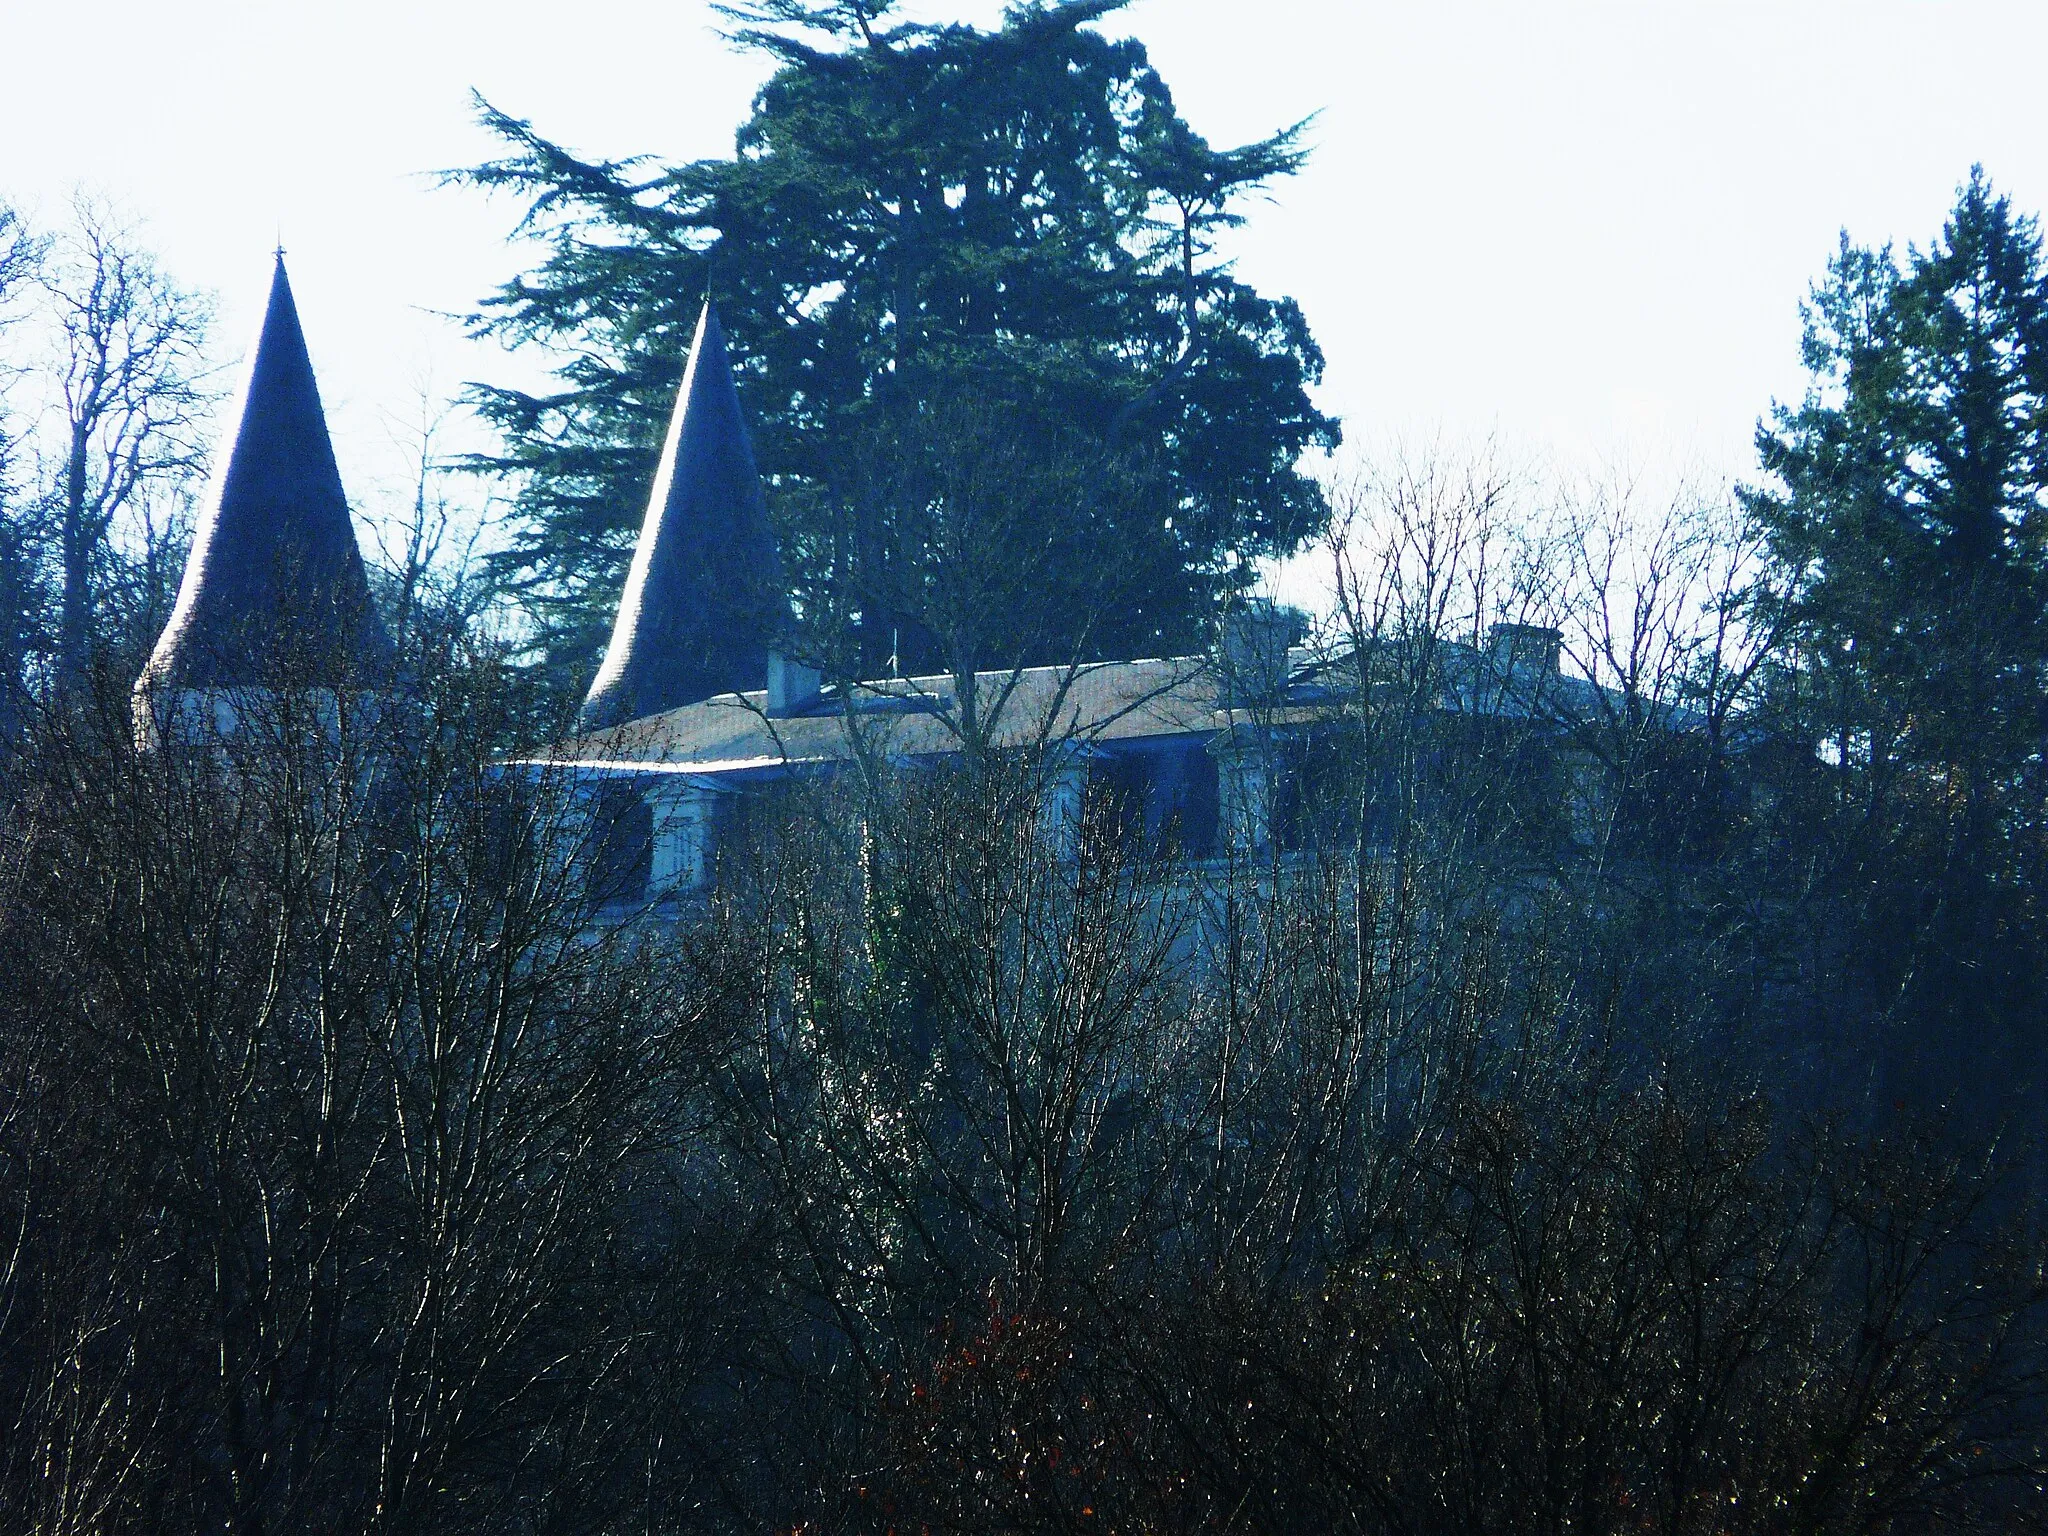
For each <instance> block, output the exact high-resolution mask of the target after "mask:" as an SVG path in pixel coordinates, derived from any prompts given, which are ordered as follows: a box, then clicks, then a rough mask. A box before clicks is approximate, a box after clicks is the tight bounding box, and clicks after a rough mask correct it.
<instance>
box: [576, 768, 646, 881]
mask: <svg viewBox="0 0 2048 1536" xmlns="http://www.w3.org/2000/svg"><path fill="white" fill-rule="evenodd" d="M653 874H654V809H653V807H652V806H650V805H648V803H647V800H646V798H645V797H644V796H643V795H641V794H640V792H639V791H638V790H637V789H636V788H634V787H633V786H632V785H629V784H607V785H606V786H605V787H604V788H603V789H602V790H600V791H599V793H598V797H597V817H596V820H595V823H594V824H593V825H592V827H591V850H590V899H591V900H592V901H594V902H598V903H600V904H604V903H611V902H633V901H644V900H646V898H647V883H648V881H649V880H650V879H651V878H652V876H653Z"/></svg>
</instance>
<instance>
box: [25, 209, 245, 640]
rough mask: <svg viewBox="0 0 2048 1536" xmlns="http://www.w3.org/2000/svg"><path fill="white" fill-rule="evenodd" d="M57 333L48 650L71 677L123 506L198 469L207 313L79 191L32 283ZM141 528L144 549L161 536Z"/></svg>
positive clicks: (155, 528) (91, 634) (152, 520)
mask: <svg viewBox="0 0 2048 1536" xmlns="http://www.w3.org/2000/svg"><path fill="white" fill-rule="evenodd" d="M39 282H40V286H41V288H42V291H43V293H44V296H45V302H46V303H47V305H48V307H49V310H50V315H51V320H52V323H53V327H54V330H55V332H56V337H57V343H56V345H57V348H58V356H57V359H56V368H55V394H56V397H57V398H56V404H57V406H58V408H59V409H60V411H61V416H62V420H61V423H60V427H59V435H58V444H57V454H56V457H57V460H58V469H57V473H56V475H55V477H54V478H55V484H54V485H53V487H52V488H51V491H50V496H51V500H52V512H51V516H52V519H53V521H54V522H55V524H56V527H55V539H54V541H53V542H54V543H55V545H56V557H57V562H58V570H59V577H60V585H59V600H58V607H59V612H58V622H57V635H56V649H57V656H58V665H59V668H60V670H61V671H62V672H64V673H66V674H68V675H72V676H76V675H78V674H79V673H81V672H82V671H83V670H84V668H85V667H86V666H87V664H88V663H89V661H90V659H91V655H92V652H93V649H94V646H95V644H96V642H97V639H98V631H97V628H96V620H97V618H98V617H99V616H98V615H97V613H96V611H95V597H96V589H95V584H96V582H97V581H98V580H99V578H100V575H101V571H102V568H103V566H104V564H105V561H106V559H107V557H108V554H109V551H110V539H111V538H112V536H113V534H114V532H115V530H116V527H117V524H118V522H119V520H120V519H121V517H122V516H123V515H124V514H125V513H131V512H133V513H141V512H144V511H145V509H146V503H147V501H148V498H149V497H151V496H152V495H153V494H155V493H157V492H159V491H161V490H164V489H167V488H170V487H173V486H175V485H176V484H177V483H178V482H180V481H182V480H186V479H188V478H189V477H191V476H192V475H193V474H194V473H195V472H196V471H197V470H198V469H199V468H200V466H201V462H202V448H201V445H200V441H199V436H198V430H197V429H198V428H199V426H200V425H201V423H202V418H203V416H204V413H205V410H206V407H207V405H208V403H209V396H208V394H207V391H206V378H207V375H206V369H205V365H204V358H203V349H204V346H205V341H206V333H207V327H208V324H209V322H210V320H211V310H210V308H209V306H208V305H207V303H206V302H205V301H204V300H202V299H201V298H199V297H198V296H196V295H194V294H192V293H190V292H188V291H186V290H185V289H182V288H180V287H179V286H178V285H177V284H176V283H174V282H173V281H172V280H171V279H170V278H169V277H168V276H167V275H166V274H165V273H164V271H163V269H162V268H161V267H160V266H159V265H158V263H157V261H156V259H155V257H154V256H152V255H151V254H150V253H149V252H148V251H147V250H146V249H145V248H144V247H143V246H142V245H141V243H140V241H139V239H138V236H137V234H136V231H135V230H134V228H133V227H132V226H130V225H128V224H126V223H124V222H123V221H122V220H121V218H120V217H119V215H118V214H117V213H115V212H114V210H112V209H111V208H110V207H108V206H107V205H106V204H104V203H101V202H99V201H96V200H94V199H93V198H90V197H88V196H86V195H84V194H80V195H79V196H78V197H76V198H74V199H73V202H72V220H71V224H70V227H69V228H68V229H66V230H65V231H64V232H63V234H62V235H61V236H59V237H58V238H57V240H56V241H55V242H54V244H53V248H52V251H51V255H50V259H49V261H48V263H47V265H46V266H45V268H44V270H43V272H42V273H41V275H40V278H39ZM160 522H161V519H160V518H157V517H155V516H154V515H152V516H150V517H149V518H146V519H145V521H144V522H143V523H142V525H141V529H140V531H141V533H142V536H143V540H144V543H145V544H146V545H148V546H149V547H150V548H151V549H152V550H153V551H154V550H155V549H156V548H157V546H158V544H159V543H160V541H161V539H162V537H163V535H164V532H165V530H164V529H163V528H161V527H160V526H159V524H160Z"/></svg>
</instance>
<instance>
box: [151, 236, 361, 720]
mask: <svg viewBox="0 0 2048 1536" xmlns="http://www.w3.org/2000/svg"><path fill="white" fill-rule="evenodd" d="M230 419H231V420H232V421H233V422H234V423H235V426H234V436H233V437H232V438H231V439H230V440H229V442H228V445H227V448H226V451H225V453H224V454H223V455H222V456H221V458H220V460H219V461H218V463H217V464H216V467H215V471H214V478H213V483H212V486H211V488H210V490H209V493H208V499H207V501H206V504H205V509H204V511H203V512H202V513H201V516H200V519H199V526H198V529H197V531H196V532H195V533H194V534H193V538H192V552H191V555H190V556H189V557H188V558H187V560H186V562H185V576H184V581H183V583H182V585H181V586H180V587H179V589H178V601H177V604H176V606H175V607H174V608H173V610H172V612H171V617H170V621H169V623H167V624H166V625H165V626H164V631H163V634H162V635H161V636H159V637H158V639H157V643H156V649H155V651H154V652H153V653H152V654H151V656H150V659H149V665H148V666H147V667H146V668H145V669H144V671H143V674H142V678H141V681H140V683H139V684H138V686H139V687H142V688H150V687H154V686H158V685H161V684H171V685H174V686H179V687H194V688H209V687H231V686H244V685H259V684H265V683H269V682H272V681H275V680H276V679H277V678H278V677H279V676H280V675H281V673H285V672H288V673H289V675H290V676H292V677H293V678H294V679H295V680H297V681H302V682H307V683H318V684H322V685H326V686H333V685H336V684H339V683H342V682H344V681H349V680H358V679H363V678H365V677H371V676H377V675H381V674H382V673H383V672H384V671H385V670H386V669H387V668H388V667H389V665H390V661H391V641H390V639H389V637H388V636H387V635H386V634H385V633H384V628H383V626H382V625H381V624H380V623H378V621H377V615H376V613H375V611H374V610H373V608H372V607H371V604H370V589H369V582H368V579H367V577H366V575H365V573H364V570H363V556H362V551H361V549H360V548H358V546H357V544H356V534H355V527H354V525H353V524H352V523H351V522H350V521H349V511H348V500H347V498H346V497H345V496H344V495H343V494H342V489H341V473H340V471H339V470H338V469H337V468H336V467H335V462H334V447H333V444H332V443H331V442H330V441H329V440H328V436H327V418H326V416H325V414H324V413H323V412H322V410H321V407H320V389H319V386H318V384H316V383H315V381H314V378H313V363H312V359H311V358H310V357H309V356H308V355H307V352H306V337H305V333H304V331H303V330H301V328H300V326H299V315H298V309H297V307H296V306H295V305H294V304H293V302H292V291H291V284H290V282H289V281H287V279H286V277H285V271H284V259H283V257H282V256H281V255H280V257H279V258H278V262H277V268H276V271H275V273H274V274H273V276H272V278H271V283H270V302H269V304H268V306H267V307H266V309H265V311H264V316H263V329H262V332H261V333H260V335H259V336H258V338H257V341H256V346H255V349H254V351H253V352H252V353H251V355H250V358H249V365H248V372H247V376H246V378H245V380H244V383H243V387H242V390H241V394H240V397H239V400H238V403H237V407H236V409H235V411H234V414H233V415H232V416H231V417H230Z"/></svg>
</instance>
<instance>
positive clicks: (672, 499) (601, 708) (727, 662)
mask: <svg viewBox="0 0 2048 1536" xmlns="http://www.w3.org/2000/svg"><path fill="white" fill-rule="evenodd" d="M788 612H789V609H788V601H787V599H786V598H785V596H784V595H783V592H782V581H781V570H780V567H779V565H778V564H777V561H776V558H775V538H774V535H773V534H772V533H771V532H770V531H769V527H768V510H767V504H766V501H765V500H764V498H763V497H762V494H761V477H760V474H759V472H758V471H757V470H756V469H755V467H754V450H753V447H752V446H751V444H750V443H749V442H748V440H747V427H746V423H745V421H744V420H742V419H741V416H740V400H739V394H738V392H737V391H736V390H735V389H734V388H733V381H732V363H731V361H730V359H728V358H727V356H726V351H725V334H724V332H723V331H721V330H720V329H719V325H718V316H717V314H716V313H715V312H714V311H713V310H712V308H711V302H710V300H708V299H707V300H706V301H705V303H704V312H703V314H702V315H701V316H700V317H699V318H698V321H697V336H696V340H695V341H693V342H692V343H691V345H690V362H689V366H688V367H687V368H686V369H685V370H684V372H683V387H682V391H681V393H680V394H679V395H678V396H677V397H676V410H675V415H674V417H673V418H672V419H671V420H670V422H669V427H668V439H667V441H666V442H665V443H664V444H663V445H662V450H661V466H660V468H659V469H658V470H657V471H656V472H655V476H654V491H653V494H652V495H651V496H650V497H649V498H648V501H647V516H646V518H645V520H644V521H643V522H642V523H641V525H640V542H639V543H638V544H637V545H636V546H635V547H634V550H633V565H632V568H631V569H630V570H629V571H628V572H627V574H626V589H625V592H624V593H623V594H622V595H621V596H620V599H619V613H618V618H617V620H616V621H615V622H614V624H613V625H612V638H611V644H610V645H608V646H607V647H606V648H605V653H604V665H603V666H601V667H599V668H598V672H597V678H596V680H595V681H594V682H593V683H591V685H590V696H589V697H588V698H587V699H585V700H584V701H583V723H584V724H585V725H586V726H590V727H596V726H605V725H615V724H617V723H619V722H620V721H624V720H637V719H639V718H641V717H642V716H644V715H653V714H659V713H661V712H662V711H663V710H667V709H674V708H676V707H678V706H679V705H683V704H694V703H696V702H697V701H698V700H700V699H708V698H711V697H712V696H713V695H715V694H720V693H730V692H735V691H741V690H745V689H750V688H760V687H763V686H765V684H766V679H767V675H768V648H769V646H770V644H771V643H772V642H773V641H774V640H775V639H776V637H777V633H778V631H779V630H780V628H781V626H782V625H783V624H784V623H785V622H786V621H787V618H788Z"/></svg>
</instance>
